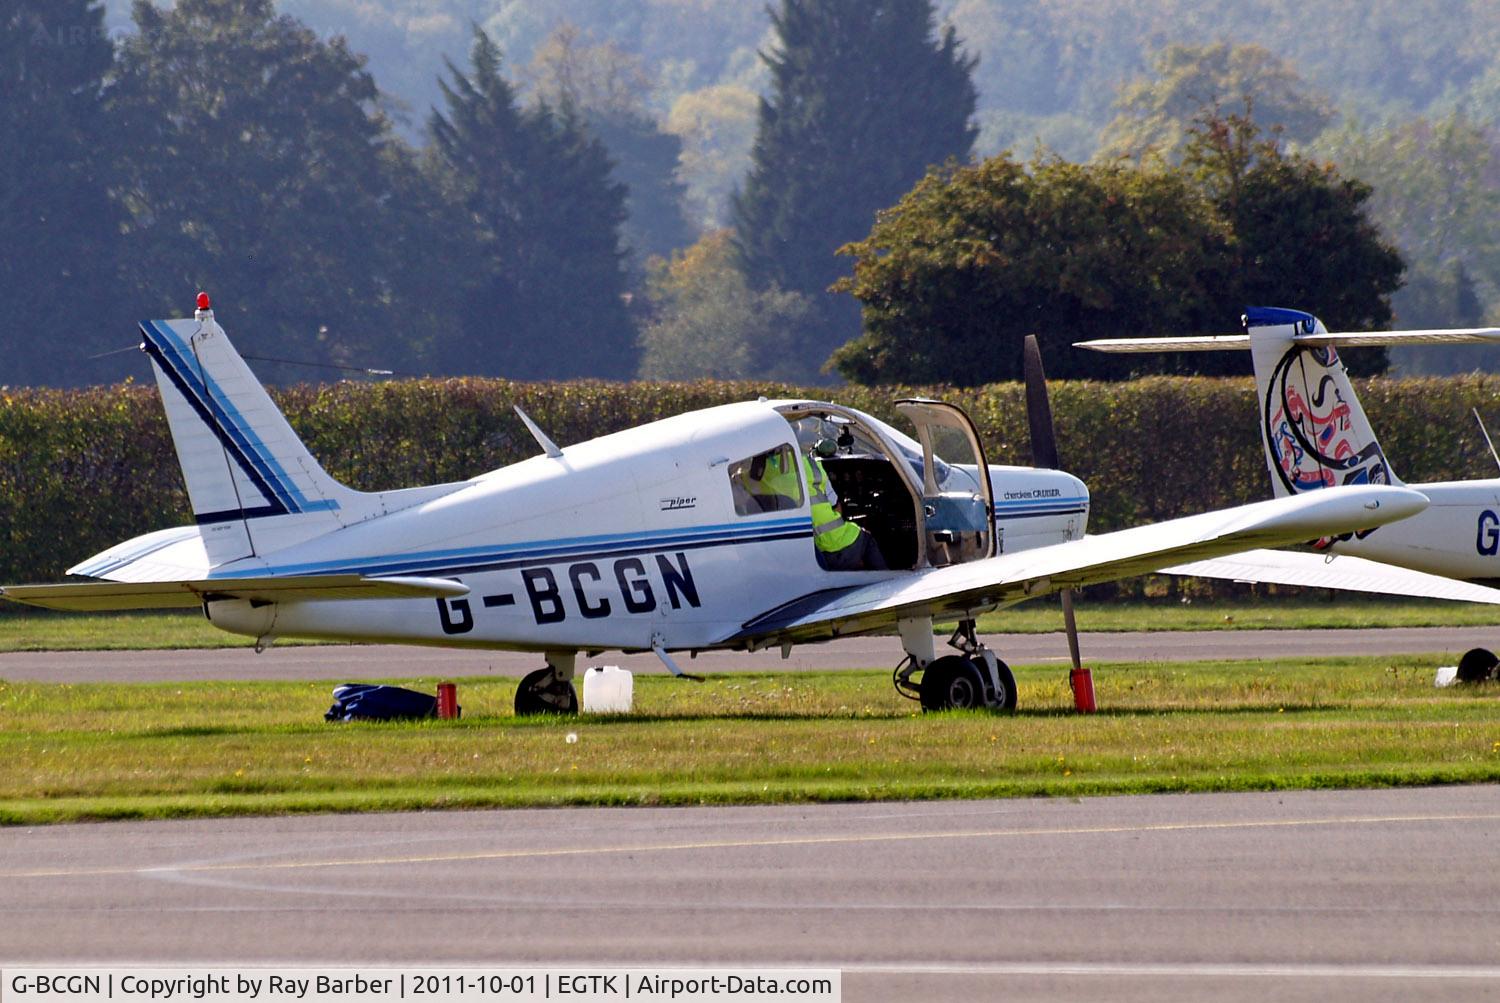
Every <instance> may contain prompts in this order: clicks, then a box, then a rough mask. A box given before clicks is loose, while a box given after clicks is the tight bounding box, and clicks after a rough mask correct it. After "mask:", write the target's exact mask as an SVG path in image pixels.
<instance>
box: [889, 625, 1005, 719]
mask: <svg viewBox="0 0 1500 1003" xmlns="http://www.w3.org/2000/svg"><path fill="white" fill-rule="evenodd" d="M930 623H931V622H930V621H929V626H928V630H929V631H930V630H931V625H930ZM905 634H906V632H905V631H903V636H905ZM948 644H949V645H950V646H952V647H954V648H957V649H958V650H959V652H960V654H957V655H944V656H943V657H942V658H931V659H930V660H928V661H926V662H925V663H923V662H922V655H923V654H924V652H920V651H918V652H912V651H910V650H908V653H907V657H906V659H905V660H904V661H903V662H902V663H901V664H900V665H898V666H897V667H896V671H895V673H894V675H893V676H892V682H894V683H895V685H896V691H897V692H898V693H900V694H901V695H902V696H904V697H907V698H909V699H912V700H917V701H920V702H921V704H922V709H923V710H977V709H979V708H982V707H983V708H989V709H990V710H998V711H1013V710H1015V709H1016V677H1015V675H1014V674H1013V673H1012V672H1011V671H1010V666H1008V665H1006V664H1005V663H1004V662H1002V661H1001V660H1000V659H999V658H997V657H995V653H994V652H993V651H991V650H990V649H988V648H986V647H985V646H984V645H983V644H981V643H980V642H979V638H978V636H977V635H976V634H975V631H974V621H973V620H964V621H962V622H960V623H959V625H958V629H957V630H956V631H954V632H953V636H952V637H951V638H949V639H948ZM927 651H928V652H930V651H931V648H930V646H929V647H928V649H927ZM918 673H920V674H921V676H920V678H917V675H918Z"/></svg>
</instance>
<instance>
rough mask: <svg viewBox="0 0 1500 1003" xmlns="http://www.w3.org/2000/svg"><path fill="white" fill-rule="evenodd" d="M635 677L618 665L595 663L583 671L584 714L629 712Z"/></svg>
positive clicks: (633, 699)
mask: <svg viewBox="0 0 1500 1003" xmlns="http://www.w3.org/2000/svg"><path fill="white" fill-rule="evenodd" d="M634 701H635V677H634V676H632V675H631V674H630V673H629V672H628V671H627V670H625V669H622V668H620V667H619V666H618V665H595V666H592V667H590V668H588V669H586V670H584V673H583V712H584V713H585V714H629V713H630V707H631V704H632V703H633V702H634Z"/></svg>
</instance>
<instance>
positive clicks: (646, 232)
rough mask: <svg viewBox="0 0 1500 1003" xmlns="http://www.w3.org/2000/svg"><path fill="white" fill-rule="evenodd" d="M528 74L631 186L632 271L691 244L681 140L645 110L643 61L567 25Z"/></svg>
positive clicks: (627, 231) (628, 234)
mask: <svg viewBox="0 0 1500 1003" xmlns="http://www.w3.org/2000/svg"><path fill="white" fill-rule="evenodd" d="M526 76H527V78H528V79H529V80H530V81H531V83H532V86H533V88H534V91H535V95H536V97H537V98H539V99H540V100H541V101H543V102H545V103H547V104H550V105H551V106H553V107H557V108H571V109H574V110H576V111H577V113H578V114H579V116H580V117H581V118H582V120H583V121H584V122H585V123H586V125H587V126H588V129H589V131H590V132H591V133H593V135H594V136H596V137H598V139H599V141H600V142H602V143H603V144H604V148H605V149H606V150H608V151H609V155H610V159H611V160H613V161H614V170H613V172H612V174H611V177H612V178H613V179H614V180H615V181H616V182H618V183H619V184H621V185H624V186H625V192H626V196H625V210H626V212H627V214H628V215H627V217H626V220H625V225H624V231H623V234H624V238H625V244H626V247H627V249H628V250H629V252H630V257H631V261H632V266H633V270H634V271H635V272H637V273H638V274H639V273H641V272H644V270H645V263H646V261H647V259H648V258H650V257H652V256H665V255H668V254H671V253H672V252H673V251H674V250H676V249H678V248H680V247H685V246H687V245H688V244H690V243H692V242H693V238H694V236H695V234H694V232H693V229H692V227H690V226H689V225H688V222H687V219H686V218H685V217H684V216H683V211H682V206H683V195H684V191H685V189H684V187H683V185H682V183H681V182H680V181H678V180H677V159H678V157H679V156H680V155H681V153H682V141H681V140H680V139H679V138H678V137H676V136H674V135H672V134H671V133H670V132H667V131H665V130H663V129H662V127H661V125H660V124H659V123H658V122H657V121H656V119H655V118H654V117H652V115H651V114H650V113H649V112H648V111H647V107H646V96H647V94H648V93H649V92H650V89H651V81H650V80H649V78H647V76H646V72H645V70H644V68H643V67H642V66H641V60H640V57H639V56H635V55H633V54H631V53H628V52H625V51H624V50H622V49H620V48H619V47H618V46H616V45H614V44H613V43H609V42H606V43H603V44H592V42H591V40H590V39H589V38H588V37H587V36H586V35H585V34H584V33H583V32H581V31H579V29H578V28H577V27H575V26H574V25H572V24H569V23H567V22H563V23H562V24H560V25H559V26H558V27H557V28H556V29H554V30H553V32H552V34H551V35H549V36H548V37H547V40H546V41H545V42H543V43H542V45H541V46H540V47H539V48H538V49H537V52H536V55H535V56H533V57H532V61H531V65H530V66H529V67H528V70H527V74H526Z"/></svg>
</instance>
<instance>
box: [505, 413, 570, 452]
mask: <svg viewBox="0 0 1500 1003" xmlns="http://www.w3.org/2000/svg"><path fill="white" fill-rule="evenodd" d="M511 407H513V408H515V409H516V414H518V415H520V416H521V421H522V422H524V423H525V425H526V431H528V432H530V433H531V437H532V438H533V439H535V440H536V444H537V445H538V446H541V447H542V451H543V452H545V453H546V454H547V455H548V456H552V457H557V456H561V455H562V450H561V449H558V448H557V443H555V442H553V441H552V440H551V439H549V438H547V433H546V432H543V431H542V430H541V429H540V428H538V427H537V423H536V422H534V421H532V420H531V416H530V415H529V414H527V413H526V412H525V411H522V410H521V405H519V404H512V405H511Z"/></svg>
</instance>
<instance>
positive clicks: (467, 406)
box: [0, 375, 1500, 582]
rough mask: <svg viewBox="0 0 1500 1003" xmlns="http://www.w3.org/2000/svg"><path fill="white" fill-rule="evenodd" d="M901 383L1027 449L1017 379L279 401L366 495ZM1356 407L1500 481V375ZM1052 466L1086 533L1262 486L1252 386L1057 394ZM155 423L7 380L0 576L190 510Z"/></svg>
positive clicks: (1447, 464) (150, 405) (395, 388)
mask: <svg viewBox="0 0 1500 1003" xmlns="http://www.w3.org/2000/svg"><path fill="white" fill-rule="evenodd" d="M914 393H925V394H926V395H929V396H937V397H942V398H943V399H946V400H951V401H954V402H956V403H959V404H961V405H963V406H964V407H965V408H967V409H968V411H969V413H970V414H971V415H973V416H974V419H975V421H976V422H977V423H978V424H979V427H980V430H981V432H982V433H983V435H984V438H985V442H986V446H987V448H988V449H989V455H990V460H991V462H992V463H1018V464H1025V463H1027V462H1028V461H1029V445H1028V443H1029V439H1028V436H1027V431H1026V415H1025V404H1024V396H1023V392H1022V390H1021V387H1020V386H1019V385H1017V384H1012V383H1005V384H995V385H993V386H988V387H979V388H975V389H970V390H957V391H955V390H949V389H945V388H925V389H917V388H910V387H882V388H873V389H872V388H861V387H846V388H841V389H837V390H831V391H830V390H826V389H819V390H813V391H807V390H799V389H798V388H794V387H788V386H777V385H766V384H752V383H721V382H703V383H692V384H686V383H633V384H611V383H568V384H527V383H512V382H508V381H504V380H480V379H461V380H411V381H403V382H392V383H380V384H361V383H339V384H334V385H328V386H297V387H292V388H288V389H286V390H282V391H277V392H276V393H275V394H274V396H275V397H276V399H277V401H278V403H279V404H280V405H281V406H282V408H283V409H285V411H286V413H287V416H288V418H289V419H290V421H291V423H292V425H293V426H294V427H295V428H296V429H297V430H298V432H299V433H301V435H302V436H303V438H304V440H305V441H306V442H307V444H308V447H309V448H310V449H311V450H312V452H313V454H314V455H315V456H317V457H318V458H319V459H320V460H321V461H322V462H323V464H324V465H325V466H326V467H327V468H328V470H329V472H330V473H332V474H333V475H334V476H336V477H338V478H340V479H342V480H344V481H346V482H348V483H349V484H350V485H352V486H354V487H357V488H361V489H364V490H375V489H382V488H395V487H407V486H411V485H417V484H430V483H435V482H440V481H450V480H461V479H464V478H467V477H470V476H473V475H474V474H477V473H481V472H483V471H486V470H490V469H493V468H495V467H498V466H501V465H503V464H506V463H512V462H514V461H516V460H520V459H523V458H525V457H526V456H529V455H532V454H534V453H535V452H536V451H537V449H536V445H535V444H534V443H533V442H532V441H531V438H530V436H529V435H528V434H527V432H526V430H525V428H524V427H523V426H522V425H521V423H520V421H519V420H518V419H517V418H516V417H515V415H514V413H513V412H512V411H511V406H512V405H513V404H519V405H521V406H522V407H523V408H524V409H525V410H526V411H527V413H529V414H530V415H531V416H532V417H533V418H535V419H536V421H537V422H538V423H539V424H540V425H541V427H542V428H544V429H546V430H547V432H548V434H549V435H551V436H552V438H554V439H556V440H557V441H558V442H559V443H562V444H564V445H566V444H567V443H570V442H577V441H580V440H582V439H586V438H590V437H592V436H596V435H602V434H604V433H606V432H611V431H615V430H618V429H621V428H626V427H629V426H631V425H635V424H640V423H642V422H647V421H650V420H652V419H655V418H660V417H665V416H667V415H671V414H676V413H678V412H681V411H686V410H691V409H694V408H700V407H707V406H710V405H713V404H720V403H725V402H728V401H735V400H745V399H750V398H754V397H755V396H757V395H759V394H765V395H767V396H769V397H800V396H814V397H823V398H825V399H831V400H834V401H837V402H839V403H842V404H848V405H851V406H854V407H857V408H861V409H863V410H866V411H869V412H871V413H873V414H875V415H877V416H879V417H882V418H885V419H887V420H892V421H893V424H896V425H897V426H898V427H899V426H901V424H902V422H901V421H899V420H895V419H894V415H893V409H892V408H891V407H890V401H891V400H893V399H896V398H898V397H901V396H907V395H911V394H914ZM1360 394H1361V399H1362V400H1363V401H1364V403H1365V407H1366V410H1367V411H1368V413H1369V414H1370V418H1371V420H1372V421H1373V422H1374V423H1375V427H1376V428H1377V430H1379V431H1380V432H1381V442H1382V445H1383V446H1384V447H1385V449H1386V453H1387V455H1388V456H1389V457H1390V459H1391V462H1392V465H1393V468H1394V469H1395V471H1396V473H1397V474H1398V475H1399V476H1401V477H1402V478H1404V479H1406V480H1409V481H1428V480H1447V479H1458V478H1468V477H1489V476H1494V475H1495V467H1494V461H1493V460H1492V459H1490V456H1489V453H1488V451H1487V450H1486V448H1485V445H1484V441H1483V438H1482V437H1481V436H1480V434H1479V430H1478V426H1477V425H1476V424H1475V422H1474V419H1473V416H1472V415H1471V414H1470V413H1469V412H1470V409H1472V408H1475V407H1477V408H1479V410H1480V413H1481V414H1484V415H1485V416H1486V418H1487V419H1490V420H1493V421H1494V424H1495V425H1496V427H1497V429H1500V408H1497V406H1496V404H1497V401H1500V377H1494V376H1478V375H1475V376H1466V377H1456V378H1445V379H1431V378H1429V379H1410V380H1387V379H1376V380H1372V381H1367V382H1362V383H1361V384H1360ZM1052 401H1053V410H1054V412H1055V414H1056V421H1057V426H1058V445H1059V450H1060V452H1061V454H1062V464H1063V467H1064V468H1065V469H1067V470H1069V471H1072V472H1073V473H1075V474H1077V475H1078V476H1079V477H1082V478H1083V479H1084V480H1085V481H1086V482H1087V483H1088V485H1089V488H1090V491H1091V492H1092V495H1093V513H1092V516H1091V518H1090V528H1091V529H1092V530H1094V531H1095V532H1099V531H1104V530H1110V529H1119V528H1122V527H1124V526H1129V525H1134V524H1136V523H1141V522H1154V521H1158V520H1161V519H1169V518H1172V517H1174V516H1179V515H1188V514H1191V513H1194V512H1201V511H1204V510H1207V509H1211V508H1219V507H1223V506H1226V505H1235V504H1241V503H1244V502H1248V501H1254V500H1257V499H1260V498H1264V497H1267V496H1268V495H1269V493H1270V486H1269V483H1268V480H1267V477H1266V472H1265V466H1264V461H1263V460H1262V457H1261V451H1260V446H1259V443H1258V442H1257V436H1256V432H1255V425H1254V409H1255V404H1254V391H1253V388H1252V386H1251V383H1250V381H1249V380H1248V379H1239V380H1216V379H1205V378H1192V377H1152V378H1149V379H1142V380H1136V381H1133V382H1129V383H1118V384H1104V383H1058V384H1056V385H1054V386H1053V388H1052ZM187 515H188V506H187V497H186V493H185V491H184V490H183V486H182V477H181V474H180V473H179V471H178V467H177V461H176V457H175V455H174V453H173V450H172V443H171V438H170V437H169V435H168V434H167V427H166V421H165V419H164V418H163V416H162V412H161V407H160V405H159V404H158V402H157V396H156V392H155V390H154V389H152V388H147V387H144V386H140V385H136V384H133V383H126V384H122V385H119V386H114V387H98V388H93V389H89V390H83V391H62V390H34V389H20V390H14V389H7V390H0V582H3V581H9V582H18V581H47V580H52V579H55V578H57V577H58V576H59V575H61V574H62V572H63V570H64V569H65V568H67V567H69V566H70V565H72V564H73V563H75V562H77V561H79V560H82V559H83V558H85V557H88V556H89V555H91V554H93V553H96V552H98V551H100V550H102V549H104V548H106V547H108V546H110V545H112V544H114V543H118V542H120V541H122V540H124V539H127V538H128V537H130V536H133V535H136V534H138V533H144V532H147V531H149V530H153V529H160V528H162V527H165V526H171V525H175V524H178V523H181V522H184V521H186V519H187Z"/></svg>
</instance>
